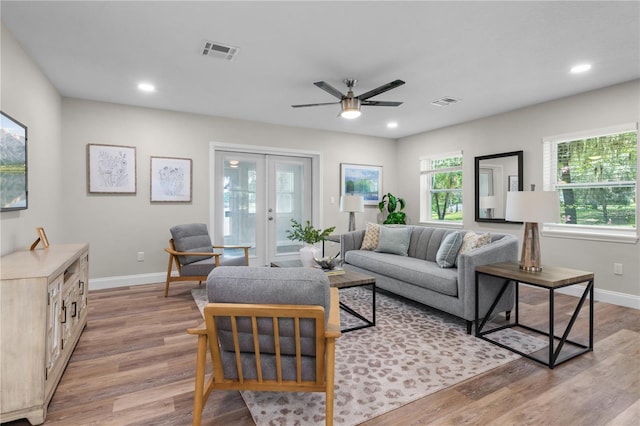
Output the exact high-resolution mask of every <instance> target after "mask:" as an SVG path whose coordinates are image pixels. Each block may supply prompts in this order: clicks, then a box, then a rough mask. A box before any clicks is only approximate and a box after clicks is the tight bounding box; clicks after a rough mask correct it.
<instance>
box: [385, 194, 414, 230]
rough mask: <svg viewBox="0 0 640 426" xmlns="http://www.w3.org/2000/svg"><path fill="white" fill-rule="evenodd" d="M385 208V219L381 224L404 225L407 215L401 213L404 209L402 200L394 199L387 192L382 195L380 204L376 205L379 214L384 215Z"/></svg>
mask: <svg viewBox="0 0 640 426" xmlns="http://www.w3.org/2000/svg"><path fill="white" fill-rule="evenodd" d="M385 206H386V209H387V213H388V214H387V218H386V219H385V220H384V222H382V223H384V224H389V223H395V224H402V225H406V223H407V214H406V213H405V212H403V211H402V210H404V207H405V201H404V198H399V197H396V196H394V195H393V194H391V193H390V192H389V193H388V194H385V195H383V196H382V200H380V202H379V203H378V209H379V210H380V213H383V214H384V210H385ZM396 210H397V211H396Z"/></svg>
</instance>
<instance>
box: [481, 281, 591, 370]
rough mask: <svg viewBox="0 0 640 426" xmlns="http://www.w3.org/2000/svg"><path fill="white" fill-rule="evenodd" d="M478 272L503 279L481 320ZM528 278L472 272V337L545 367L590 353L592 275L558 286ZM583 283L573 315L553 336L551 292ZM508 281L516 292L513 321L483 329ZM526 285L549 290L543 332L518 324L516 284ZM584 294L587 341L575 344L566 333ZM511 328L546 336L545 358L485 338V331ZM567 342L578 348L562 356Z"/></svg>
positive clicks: (491, 331) (486, 333) (492, 331)
mask: <svg viewBox="0 0 640 426" xmlns="http://www.w3.org/2000/svg"><path fill="white" fill-rule="evenodd" d="M480 275H487V276H493V277H497V278H502V279H504V280H505V281H504V284H503V285H502V287H501V289H500V292H499V293H498V295H497V297H496V299H495V300H494V301H493V303H492V304H491V307H490V308H489V311H488V312H487V314H486V315H485V317H484V319H482V321H481V322H480V318H479V297H478V295H479V293H478V290H479V284H478V283H479V277H480ZM531 281H532V280H526V278H524V279H523V277H522V276H519V277H518V278H517V279H515V278H510V277H505V276H504V275H502V274H500V273H490V272H486V271H478V270H476V271H475V290H476V297H475V309H476V314H475V320H476V334H475V335H476V337H478V338H480V339H483V340H486V341H488V342H491V343H493V344H496V345H498V346H500V347H502V348H504V349H508V350H510V351H512V352H515V353H517V354H518V355H521V356H523V357H525V358H527V359H531V360H533V361H536V362H539V363H541V364H544V365H546V366H548V367H549V368H552V369H553V368H554V367H555V366H556V365H559V364H561V363H563V362H566V361H568V360H570V359H572V358H575V357H577V356H579V355H582V354H583V353H585V352H591V351H593V296H594V291H593V290H594V278H593V275H592V278H591V279H589V280H587V281H584V280H580V281H575V282H569V283H565V284H559V285H545V284H541V283H536V282H531ZM583 282H587V286H586V287H585V289H584V292H583V293H582V297H581V298H580V301H579V302H578V304H577V306H576V309H575V311H574V312H573V315H572V316H571V319H570V321H569V324H567V327H566V329H565V331H564V333H563V334H562V336H557V335H555V334H554V296H555V291H554V290H556V289H558V288H563V287H568V286H571V285H575V284H580V283H583ZM509 283H514V284H515V286H516V289H515V290H516V291H515V322H514V323H509V324H506V325H503V326H499V327H496V328H493V329H491V330H486V331H484V330H483V329H484V326H485V325H486V322H487V320H488V319H489V318H491V315H492V313H493V310H494V309H495V307H496V305H497V304H498V302H499V301H500V298H501V297H502V295H503V294H504V292H505V291H506V289H507V288H508V285H509ZM521 283H522V284H528V285H531V286H534V287H538V288H542V289H545V290H548V291H549V331H548V332H547V331H544V330H538V329H536V328H533V327H529V326H527V325H523V324H520V315H519V307H518V306H519V299H518V298H519V287H520V284H521ZM587 296H589V344H588V345H585V344H582V343H578V342H574V341H572V340H569V338H568V337H569V334H570V333H571V329H572V328H573V326H574V324H575V322H576V319H577V318H578V314H579V313H580V311H581V310H582V307H583V305H584V302H585V300H586V298H587ZM514 327H521V328H523V329H526V330H529V331H532V332H534V333H538V334H541V335H544V336H547V337H548V338H549V347H548V349H549V351H548V354H547V359H546V360H545V359H543V358H540V357H535V356H533V355H530V354H526V353H523V352H521V351H518V350H516V349H514V348H511V347H509V346H506V345H504V344H502V343H500V342H497V341H495V340H492V339H490V338H489V337H487V336H488V335H489V334H491V333H494V332H496V331H499V330H503V329H506V328H514ZM555 340H558V344H557V346H556V345H555ZM565 345H567V346H570V345H573V346H574V347H575V348H578V350H575V351H573V352H571V353H569V354H562V355H563V356H562V357H561V352H562V349H563V347H564V346H565Z"/></svg>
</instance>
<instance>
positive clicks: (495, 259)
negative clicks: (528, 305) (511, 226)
mask: <svg viewBox="0 0 640 426" xmlns="http://www.w3.org/2000/svg"><path fill="white" fill-rule="evenodd" d="M517 260H518V239H517V238H516V237H514V236H513V235H505V236H504V237H503V238H501V239H499V240H497V241H494V242H492V243H491V244H488V245H486V246H484V247H480V248H477V249H475V250H472V251H470V252H468V253H464V254H461V255H460V258H459V259H458V295H459V297H460V298H461V299H463V300H462V302H463V304H464V315H463V317H464V318H465V319H466V320H470V321H471V320H473V319H475V297H476V287H475V280H476V277H475V272H476V266H479V265H489V264H492V263H499V262H516V261H517ZM500 283H501V280H500V279H498V278H494V277H488V276H483V277H482V278H481V280H480V291H481V294H480V300H479V302H480V317H481V318H482V317H483V316H484V314H486V311H487V310H488V308H489V307H490V305H491V302H492V301H493V300H494V299H495V297H496V296H497V294H498V292H499V291H500V287H501V286H500ZM512 287H513V286H511V289H509V290H508V291H507V292H506V293H505V295H504V296H503V298H502V300H501V302H500V304H498V306H497V308H496V311H495V312H503V311H507V310H511V309H512V308H513V297H514V293H513V288H512Z"/></svg>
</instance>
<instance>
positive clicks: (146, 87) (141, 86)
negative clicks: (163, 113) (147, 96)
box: [138, 83, 156, 92]
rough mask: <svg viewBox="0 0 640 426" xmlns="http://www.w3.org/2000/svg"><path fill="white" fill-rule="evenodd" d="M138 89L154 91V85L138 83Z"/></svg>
mask: <svg viewBox="0 0 640 426" xmlns="http://www.w3.org/2000/svg"><path fill="white" fill-rule="evenodd" d="M138 90H140V91H142V92H155V91H156V87H155V86H154V85H153V84H150V83H140V84H138Z"/></svg>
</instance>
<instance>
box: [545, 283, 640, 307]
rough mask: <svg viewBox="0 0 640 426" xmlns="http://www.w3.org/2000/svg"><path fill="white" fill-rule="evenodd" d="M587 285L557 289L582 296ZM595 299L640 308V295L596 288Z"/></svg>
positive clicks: (571, 294) (563, 292) (564, 292)
mask: <svg viewBox="0 0 640 426" xmlns="http://www.w3.org/2000/svg"><path fill="white" fill-rule="evenodd" d="M584 289H585V286H583V285H574V286H571V287H565V288H561V289H559V290H556V291H557V292H558V293H562V294H568V295H570V296H576V297H581V296H582V293H584ZM593 300H595V301H597V302H604V303H611V304H612V305H619V306H624V307H627V308H634V309H640V296H634V295H633V294H626V293H618V292H617V291H610V290H602V289H597V288H596V289H594V291H593Z"/></svg>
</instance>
